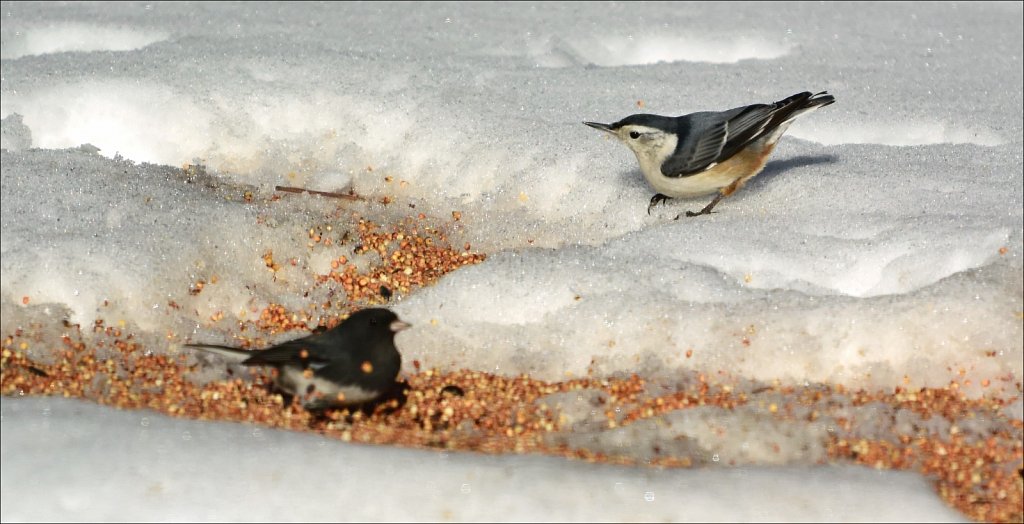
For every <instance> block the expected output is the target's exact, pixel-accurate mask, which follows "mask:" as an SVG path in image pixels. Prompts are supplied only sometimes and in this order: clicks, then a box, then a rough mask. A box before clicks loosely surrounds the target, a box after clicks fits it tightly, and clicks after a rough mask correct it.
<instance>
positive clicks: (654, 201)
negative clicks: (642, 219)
mask: <svg viewBox="0 0 1024 524" xmlns="http://www.w3.org/2000/svg"><path fill="white" fill-rule="evenodd" d="M666 200H671V198H669V197H667V196H665V195H663V194H661V193H658V194H656V195H654V196H652V197H651V203H650V204H647V214H648V215H650V214H651V208H652V207H654V206H656V205H658V204H663V203H665V201H666Z"/></svg>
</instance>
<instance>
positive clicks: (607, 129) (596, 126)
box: [583, 122, 615, 134]
mask: <svg viewBox="0 0 1024 524" xmlns="http://www.w3.org/2000/svg"><path fill="white" fill-rule="evenodd" d="M583 123H584V124H586V125H588V126H590V127H592V128H594V129H600V130H601V131H605V132H608V133H611V134H615V131H614V130H613V129H612V126H610V125H608V124H601V123H598V122H583Z"/></svg>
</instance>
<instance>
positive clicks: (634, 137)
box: [629, 131, 640, 139]
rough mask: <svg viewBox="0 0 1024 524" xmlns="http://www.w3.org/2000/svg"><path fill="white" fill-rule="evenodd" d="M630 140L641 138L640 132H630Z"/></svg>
mask: <svg viewBox="0 0 1024 524" xmlns="http://www.w3.org/2000/svg"><path fill="white" fill-rule="evenodd" d="M629 138H632V139H637V138H640V132H639V131H630V132H629Z"/></svg>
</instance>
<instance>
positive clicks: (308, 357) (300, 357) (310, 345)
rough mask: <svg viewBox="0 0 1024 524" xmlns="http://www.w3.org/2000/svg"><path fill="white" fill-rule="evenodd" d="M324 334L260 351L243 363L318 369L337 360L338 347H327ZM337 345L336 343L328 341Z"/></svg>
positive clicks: (251, 353)
mask: <svg viewBox="0 0 1024 524" xmlns="http://www.w3.org/2000/svg"><path fill="white" fill-rule="evenodd" d="M323 335H324V334H316V335H310V336H308V337H303V338H300V339H297V340H289V341H288V342H282V343H281V344H278V345H276V346H271V347H269V348H267V349H264V350H262V351H253V352H250V353H249V355H250V356H249V358H248V359H246V360H245V362H243V364H245V365H247V366H281V365H284V364H294V365H297V366H301V367H303V368H306V367H311V368H313V369H318V368H320V367H323V366H325V365H327V364H329V363H330V362H332V361H334V360H335V359H337V358H338V356H339V354H343V351H340V350H341V348H340V347H331V346H329V345H327V342H328V341H329V340H324V337H323ZM330 342H331V343H333V344H334V345H337V342H336V341H333V340H330Z"/></svg>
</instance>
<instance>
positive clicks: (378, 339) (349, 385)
mask: <svg viewBox="0 0 1024 524" xmlns="http://www.w3.org/2000/svg"><path fill="white" fill-rule="evenodd" d="M407 327H409V324H407V323H405V322H402V321H401V320H399V319H398V316H397V315H395V314H394V313H393V312H392V311H390V310H388V309H384V308H368V309H363V310H360V311H357V312H355V313H353V314H352V315H351V316H349V318H348V319H346V320H345V321H343V322H342V323H341V324H339V325H337V326H335V327H334V328H332V329H329V330H327V331H324V332H322V333H317V334H313V335H309V336H307V337H303V338H300V339H296V340H291V341H288V342H284V343H281V344H278V345H275V346H271V347H270V348H267V349H265V350H261V351H244V350H240V349H236V348H230V347H226V346H216V345H205V344H189V346H191V347H195V348H199V349H204V350H207V351H211V352H214V353H218V354H221V355H225V356H228V357H229V358H232V359H235V360H238V359H240V358H242V357H244V359H242V360H241V362H240V363H241V364H245V365H247V366H273V367H275V368H276V369H277V375H276V377H275V384H276V386H277V387H278V388H279V389H281V390H282V391H283V392H285V393H287V394H289V395H293V396H297V397H299V398H300V399H301V401H302V404H303V406H304V407H306V408H307V409H323V408H328V407H341V406H351V405H356V404H363V403H366V402H370V401H372V400H375V399H376V398H378V397H380V396H381V395H382V394H384V393H386V392H387V391H388V390H389V389H391V388H393V387H394V386H395V378H396V377H397V376H398V372H399V370H400V368H401V365H402V357H401V355H400V354H399V352H398V348H397V347H396V346H395V334H396V333H397V332H398V331H401V330H403V329H405V328H407Z"/></svg>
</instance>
